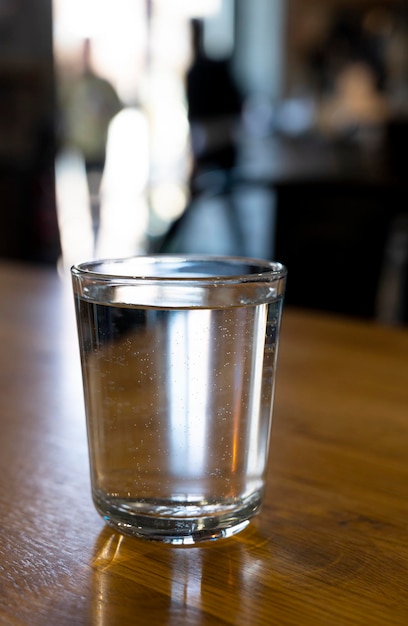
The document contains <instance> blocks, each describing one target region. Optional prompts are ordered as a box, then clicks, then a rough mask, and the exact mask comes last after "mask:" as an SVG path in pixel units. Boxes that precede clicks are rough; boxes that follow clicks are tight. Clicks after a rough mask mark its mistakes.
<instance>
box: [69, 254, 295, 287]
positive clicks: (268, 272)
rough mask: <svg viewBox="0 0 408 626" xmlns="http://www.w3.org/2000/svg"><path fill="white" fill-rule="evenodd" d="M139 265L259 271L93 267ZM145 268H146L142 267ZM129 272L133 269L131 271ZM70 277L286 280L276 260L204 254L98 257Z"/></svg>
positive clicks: (169, 280)
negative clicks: (178, 271)
mask: <svg viewBox="0 0 408 626" xmlns="http://www.w3.org/2000/svg"><path fill="white" fill-rule="evenodd" d="M137 261H140V262H141V263H143V261H144V262H150V263H151V264H152V266H153V262H154V261H156V262H162V263H163V264H165V263H171V262H173V263H177V262H178V263H180V262H194V261H196V262H204V263H224V264H228V263H229V264H231V266H232V267H233V266H234V265H235V266H238V265H239V264H241V265H248V266H253V267H258V268H259V269H260V270H261V271H259V272H254V273H240V272H236V273H233V272H231V274H216V273H214V274H210V273H208V274H207V275H202V276H197V275H194V276H191V275H189V274H186V275H185V276H183V275H182V274H174V275H170V274H166V273H163V272H157V273H151V274H150V273H148V272H146V271H145V272H142V271H141V272H140V273H135V272H132V273H123V272H119V271H118V272H117V273H116V272H103V271H98V270H96V269H95V268H96V267H98V266H103V265H111V266H115V265H117V266H119V265H125V264H126V263H130V262H137ZM143 267H144V268H146V265H144V266H143ZM132 269H133V268H132ZM71 274H72V275H73V276H77V277H81V278H88V279H89V280H94V281H104V282H105V281H120V282H134V281H152V282H165V283H187V282H190V283H191V282H193V283H198V284H204V283H207V284H208V282H211V283H216V284H220V283H236V282H259V281H265V280H274V281H276V280H280V279H283V278H285V277H286V275H287V269H286V267H285V266H284V265H283V264H282V263H280V262H278V261H269V260H267V259H260V258H256V257H246V256H228V255H224V256H223V255H207V254H171V253H166V254H143V255H134V256H128V257H117V258H106V259H104V258H101V259H94V260H92V261H85V262H83V263H75V264H74V265H73V266H72V267H71Z"/></svg>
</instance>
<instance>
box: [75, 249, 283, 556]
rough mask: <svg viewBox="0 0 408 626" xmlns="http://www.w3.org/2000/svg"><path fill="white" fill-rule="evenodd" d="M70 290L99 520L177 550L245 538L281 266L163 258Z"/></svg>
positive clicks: (275, 335)
mask: <svg viewBox="0 0 408 626" xmlns="http://www.w3.org/2000/svg"><path fill="white" fill-rule="evenodd" d="M72 279H73V289H74V296H75V306H76V316H77V324H78V335H79V345H80V354H81V364H82V374H83V383H84V397H85V410H86V419H87V432H88V446H89V458H90V471H91V482H92V496H93V500H94V503H95V506H96V509H97V510H98V512H99V513H100V514H101V515H102V517H103V518H104V519H105V521H106V522H107V523H108V524H109V525H111V526H113V527H114V528H116V529H117V530H118V531H119V532H122V533H124V534H130V535H135V536H138V537H145V538H149V539H156V540H161V541H164V542H168V543H173V544H191V543H196V542H198V541H202V540H209V539H217V538H219V537H227V536H230V535H233V534H235V533H236V532H238V531H240V530H242V529H243V528H244V527H245V526H246V525H247V524H248V522H249V520H250V518H251V517H253V516H254V515H255V514H257V513H258V511H259V509H260V507H261V504H262V499H263V493H264V488H265V470H266V464H267V458H268V448H269V439H270V431H271V420H272V404H273V393H274V382H275V372H276V360H277V353H278V341H279V328H280V319H281V312H282V301H283V295H284V289H285V281H286V270H285V268H284V267H283V266H282V265H281V264H279V263H274V262H269V261H262V260H257V259H246V258H240V257H207V256H174V255H158V256H144V257H143V256H140V257H134V258H130V259H118V260H101V261H92V262H89V263H82V264H80V265H76V266H74V267H73V268H72Z"/></svg>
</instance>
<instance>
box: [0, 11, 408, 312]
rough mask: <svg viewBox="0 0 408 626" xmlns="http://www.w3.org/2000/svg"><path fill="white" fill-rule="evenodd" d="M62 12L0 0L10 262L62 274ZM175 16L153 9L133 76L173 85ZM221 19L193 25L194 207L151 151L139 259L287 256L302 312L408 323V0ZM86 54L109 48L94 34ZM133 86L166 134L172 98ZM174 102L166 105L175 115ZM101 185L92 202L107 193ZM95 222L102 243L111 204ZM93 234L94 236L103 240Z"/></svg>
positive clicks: (0, 164) (4, 236) (138, 103)
mask: <svg viewBox="0 0 408 626" xmlns="http://www.w3.org/2000/svg"><path fill="white" fill-rule="evenodd" d="M60 4H61V2H59V5H60ZM179 4H180V7H181V6H182V5H183V3H182V2H180V3H179ZM187 4H188V3H187ZM201 4H202V3H201ZM209 4H211V3H209ZM56 5H57V2H56V0H54V4H53V3H52V0H0V53H1V57H0V113H1V115H0V190H1V200H2V222H1V229H0V257H2V258H8V259H16V260H19V261H24V262H29V263H42V264H48V265H51V266H54V267H56V266H57V264H58V263H59V261H60V259H61V254H62V253H63V252H64V251H63V250H62V248H63V246H62V245H61V242H62V241H63V239H64V235H63V233H62V230H61V229H62V220H61V217H60V218H59V217H58V206H57V195H58V194H57V191H56V174H55V171H56V170H55V164H56V160H57V159H58V155H59V154H60V151H61V148H62V147H64V145H65V144H64V142H66V137H65V136H64V133H63V132H61V126H62V124H61V119H62V118H63V114H64V111H63V110H62V109H63V106H64V105H63V104H61V102H62V100H61V98H60V93H61V91H63V90H62V89H61V85H63V86H64V84H65V83H67V84H69V80H68V81H66V76H68V77H69V73H70V72H71V73H72V62H71V61H70V60H69V61H66V60H65V61H64V60H62V61H61V58H60V57H59V56H58V53H56V40H55V37H56V35H55V32H56V29H55V17H56ZM162 5H163V2H159V0H138V6H139V8H140V7H141V10H140V17H139V20H142V21H144V22H143V23H144V27H145V30H144V31H143V32H145V34H146V40H145V43H144V50H143V52H142V53H141V58H142V61H141V62H140V64H139V65H138V64H137V63H136V62H135V63H134V65H133V67H132V66H131V64H129V68H128V69H127V71H128V72H130V73H131V72H133V71H134V73H135V76H136V75H138V76H139V75H142V74H143V75H144V76H148V77H149V75H150V76H153V77H156V75H157V76H159V77H160V76H162V75H163V72H161V73H160V72H159V71H156V70H157V68H158V69H160V68H161V67H166V66H165V65H163V63H164V62H165V61H163V58H164V59H165V58H166V56H167V57H171V53H172V46H174V49H176V47H177V46H179V45H180V42H177V41H176V38H175V37H174V38H173V41H172V40H171V38H170V39H169V43H168V44H167V45H168V53H167V55H166V51H165V52H164V53H163V52H162V48H163V45H162V48H160V46H158V45H156V48H155V47H154V45H153V44H152V42H153V43H154V41H155V38H158V39H159V40H160V37H161V35H160V33H161V32H164V30H163V29H164V26H163V24H165V22H166V19H167V21H169V20H170V19H173V20H174V16H173V17H172V18H170V17H169V15H167V14H165V13H164V12H163V11H164V9H160V7H162ZM193 5H194V3H193V2H192V3H190V7H193ZM198 5H200V3H199V2H197V7H198ZM118 6H119V5H118ZM183 6H184V5H183ZM214 6H216V7H218V9H217V10H218V12H219V15H218V17H217V10H215V13H214V14H213V15H211V16H210V17H208V16H205V15H202V14H200V12H199V11H198V9H197V12H196V14H194V12H191V13H190V14H188V15H187V13H185V20H184V21H185V23H186V28H185V31H183V32H184V34H185V39H186V40H187V39H188V43H186V46H187V45H188V46H189V56H188V60H189V62H188V64H185V66H181V64H180V63H179V65H177V62H175V63H174V66H175V67H177V68H178V70H175V74H174V75H175V76H176V77H177V76H178V74H177V71H178V72H179V76H180V77H181V78H180V77H179V83H176V82H175V84H176V85H177V84H180V85H181V86H182V88H183V96H182V98H183V103H184V104H183V106H184V114H183V115H185V124H186V127H187V128H188V145H189V150H190V152H189V153H188V155H187V153H186V154H185V155H184V160H183V159H180V156H179V155H178V154H177V159H179V161H178V162H177V164H176V166H175V167H174V168H173V169H174V170H177V172H178V173H177V176H178V178H177V176H176V178H177V181H176V182H177V184H178V186H179V188H180V189H183V194H184V195H182V196H181V195H180V193H179V194H178V195H177V194H176V191H175V190H176V185H175V184H173V182H174V181H173V179H171V177H169V176H170V175H169V174H168V171H169V170H168V168H167V170H166V172H167V173H166V174H165V175H164V174H163V171H164V167H163V152H162V154H160V147H159V148H157V145H159V146H160V141H158V142H157V141H156V142H155V141H154V140H152V139H150V141H149V142H148V144H146V145H148V148H147V151H146V154H145V156H144V157H143V155H142V156H140V154H141V153H140V154H139V157H138V158H139V159H142V160H143V159H144V160H145V161H146V163H144V164H143V167H145V166H146V171H147V173H146V182H145V183H140V185H141V187H143V198H144V200H145V201H146V206H147V218H146V224H145V227H144V231H143V237H142V239H141V240H140V239H139V243H138V246H134V250H133V251H134V253H139V252H156V251H158V252H167V251H169V252H204V253H211V254H237V255H250V256H259V257H267V258H274V259H276V260H279V261H281V262H283V263H285V264H286V265H287V266H288V270H289V279H288V291H287V300H286V301H287V304H289V305H293V306H299V307H306V308H314V309H320V310H327V311H332V312H336V313H339V314H346V315H353V316H358V317H362V318H367V319H375V320H378V321H382V322H387V323H406V322H407V321H408V301H407V292H408V265H407V263H408V184H407V175H408V171H407V170H408V165H407V163H408V161H407V157H406V150H407V141H408V4H407V2H406V0H402V1H399V0H395V1H394V0H383V1H378V0H358V1H357V0H330V1H329V0H273V1H271V0H251V2H248V0H223V1H221V0H220V2H218V3H217V2H215V3H214ZM160 11H162V12H163V13H160ZM180 11H181V9H180ZM221 18H222V19H221ZM172 24H173V23H172ZM113 27H114V26H112V28H113ZM171 28H174V26H171V27H170V30H171ZM157 33H159V35H157ZM136 36H137V35H136V22H135V36H134V37H135V38H136ZM84 41H86V42H88V44H89V43H91V44H92V41H91V39H90V38H89V34H87V35H86V38H85V39H84ZM163 41H164V39H163V38H162V40H161V42H162V44H163ZM57 43H58V42H57ZM176 44H177V46H176ZM112 55H113V51H112ZM185 58H187V57H185ZM167 62H169V60H168V58H167ZM160 63H162V65H160ZM122 65H123V63H122ZM101 67H102V73H103V64H102V66H101V63H100V64H99V71H100V70H101ZM180 67H181V68H182V69H180ZM64 72H65V74H64ZM164 73H165V72H164ZM113 75H114V71H113ZM64 81H65V83H64ZM149 84H150V85H152V84H153V85H154V84H155V83H154V81H153V80H151V82H150V83H149ZM117 88H118V93H119V96H118V101H119V100H120V106H119V105H118V108H117V110H119V109H120V108H122V109H124V110H127V111H129V110H131V111H133V113H134V112H135V111H136V110H137V111H138V114H140V115H141V113H140V111H142V112H143V114H144V115H145V119H146V120H147V122H146V127H147V128H148V131H149V132H151V130H152V119H154V118H155V114H154V113H155V111H156V109H155V106H156V103H155V102H154V97H155V96H154V93H155V92H154V89H150V91H149V90H146V89H145V88H144V87H143V89H142V87H140V86H139V83H138V87H137V89H138V95H137V97H136V96H135V95H134V93H131V94H127V93H126V90H125V89H123V88H122V91H121V85H120V84H118V86H117ZM68 91H69V89H68ZM146 93H148V94H149V95H148V96H146ZM152 93H153V95H152ZM166 98H167V96H164V97H163V98H161V102H160V105H161V107H162V108H163V107H164V106H166V105H167V106H168V107H170V104H171V100H170V97H169V98H168V99H166ZM76 106H78V105H76ZM152 111H153V113H152ZM114 112H115V113H116V111H114ZM122 113H123V110H122ZM180 115H181V114H180ZM112 116H113V113H112ZM132 119H134V122H135V120H136V118H132ZM137 119H138V120H139V118H137ZM141 119H142V117H140V120H141ZM143 119H144V118H143ZM140 120H139V121H138V122H137V124H139V123H140V125H139V126H138V127H137V128H138V129H139V130H138V132H139V133H140V132H141V131H140V128H142V126H141V124H142V122H141V121H140ZM167 126H168V127H167V131H169V124H168V125H167ZM170 126H171V123H170ZM134 128H136V122H135V125H134ZM174 128H176V127H174ZM135 132H136V131H135ZM127 136H128V141H130V139H129V138H130V136H131V135H130V134H129V133H128V134H127ZM135 137H136V135H135ZM138 137H140V134H139V135H138ZM135 142H136V143H137V144H138V146H139V145H140V141H139V140H137V139H136V140H135ZM175 144H177V137H176V138H175V139H173V147H174V145H175ZM163 145H164V144H163ZM166 145H167V144H166ZM169 145H171V141H170V144H169ZM170 152H171V151H170V150H169V149H168V148H166V154H170ZM128 154H129V155H130V156H128V157H127V158H128V162H127V163H126V164H125V166H124V169H126V170H127V171H129V172H132V171H133V172H134V176H135V177H137V175H138V172H140V168H141V165H140V163H141V161H140V160H139V162H138V163H136V162H135V163H134V166H133V163H132V158H133V157H132V156H131V154H132V152H131V151H129V153H128ZM107 158H108V159H109V156H108V157H107ZM168 158H169V159H170V157H168ZM174 158H175V159H176V157H174ZM181 161H183V162H182V164H181V165H180V162H181ZM101 167H104V162H103V163H102V165H101ZM122 169H123V168H122ZM180 171H182V172H184V174H183V175H182V176H181V175H180V174H179V172H180ZM87 174H88V175H89V171H88V170H87ZM131 176H132V174H131ZM183 176H184V179H183V180H182V177H183ZM92 180H94V179H92ZM180 181H181V182H180ZM159 183H160V184H159ZM170 183H171V184H170ZM179 183H180V184H179ZM98 184H99V183H98ZM64 189H68V191H69V189H70V187H69V185H68V188H67V187H65V188H64ZM89 189H90V192H89V193H90V195H91V197H92V194H94V195H95V193H98V192H95V193H94V192H93V191H92V185H91V186H90V188H89ZM105 195H106V194H105ZM176 196H177V198H178V202H179V203H180V202H181V200H180V197H181V198H182V202H183V203H184V205H183V209H182V210H178V211H177V210H175V211H173V213H172V212H171V210H170V212H169V213H168V214H167V217H163V215H160V214H159V213H160V211H159V212H155V203H156V204H157V203H160V202H162V203H163V204H166V202H167V203H170V199H171V198H173V197H174V198H176ZM132 197H133V196H132ZM163 199H164V200H163ZM72 202H73V203H74V202H75V197H74V196H73V200H72ZM138 202H139V200H138ZM135 203H136V201H135ZM91 204H92V203H91ZM163 204H162V206H163ZM131 210H132V209H131ZM138 210H139V209H138ZM91 211H93V218H94V222H95V224H96V226H95V224H94V230H95V229H96V230H97V229H98V224H99V221H100V219H101V217H100V215H99V213H98V211H99V209H95V207H93V208H92V207H91ZM135 211H136V204H135ZM140 211H142V209H140ZM140 214H141V213H140ZM95 215H96V216H97V217H96V218H95ZM118 215H119V217H117V221H118V222H122V225H123V226H124V227H125V229H126V226H127V225H126V218H123V217H120V214H119V213H118ZM123 222H125V223H124V224H123ZM158 224H159V226H160V227H158V226H157V225H158ZM77 228H78V233H79V235H80V233H81V230H82V229H83V228H85V227H83V226H82V225H81V223H80V222H78V223H77ZM129 229H130V225H129V226H128V228H127V230H129ZM79 235H78V236H79ZM141 241H142V243H140V242H141ZM99 249H100V250H102V249H103V248H99ZM94 252H95V249H94ZM130 252H132V248H130ZM78 254H79V253H78ZM95 254H96V252H95ZM71 256H72V258H74V260H84V259H75V254H73V255H71Z"/></svg>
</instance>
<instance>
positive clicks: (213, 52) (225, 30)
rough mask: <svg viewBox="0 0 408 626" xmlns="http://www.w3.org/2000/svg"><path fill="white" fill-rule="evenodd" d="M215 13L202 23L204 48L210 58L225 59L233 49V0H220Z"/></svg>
mask: <svg viewBox="0 0 408 626" xmlns="http://www.w3.org/2000/svg"><path fill="white" fill-rule="evenodd" d="M219 4H220V6H219V10H218V12H217V13H215V14H212V15H210V16H208V17H207V18H206V20H205V23H204V49H205V52H206V54H207V55H208V56H209V57H210V58H211V59H225V58H228V57H230V56H231V55H232V53H233V51H234V22H235V11H234V8H235V3H234V0H222V2H220V3H219Z"/></svg>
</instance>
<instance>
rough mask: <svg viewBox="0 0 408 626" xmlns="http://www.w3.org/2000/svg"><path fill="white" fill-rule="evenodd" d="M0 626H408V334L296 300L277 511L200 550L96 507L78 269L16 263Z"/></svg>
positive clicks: (2, 274) (2, 374) (9, 274)
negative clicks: (75, 279) (72, 276)
mask: <svg viewBox="0 0 408 626" xmlns="http://www.w3.org/2000/svg"><path fill="white" fill-rule="evenodd" d="M0 294H1V295H0V297H1V302H0V339H1V352H0V420H1V421H0V424H1V437H0V624H1V625H2V626H3V625H6V626H17V625H18V626H22V625H29V626H37V625H38V626H40V625H41V626H45V625H47V626H54V625H55V626H64V625H68V624H69V625H75V626H81V625H84V624H93V625H96V626H107V625H109V626H122V625H125V624H126V625H127V624H138V625H139V624H148V625H149V626H156V624H157V625H161V624H166V625H171V626H173V625H174V626H180V625H183V624H189V625H190V624H191V625H194V626H197V625H206V624H208V625H215V624H220V625H228V624H239V625H241V624H242V625H243V626H244V625H245V626H247V625H265V626H266V625H268V626H269V625H278V626H286V625H291V626H292V625H293V626H299V625H300V626H308V625H313V626H319V625H327V626H336V625H342V626H343V625H347V626H352V625H355V624H359V625H360V624H361V625H364V626H367V625H370V626H376V625H379V624H381V625H387V626H389V625H399V624H401V625H404V626H406V624H408V332H407V330H401V329H400V330H397V329H390V328H381V327H376V326H375V325H370V324H367V323H361V322H355V321H348V320H341V319H335V318H329V317H326V316H321V315H317V314H312V313H302V312H299V311H294V310H289V309H287V310H286V311H285V315H284V323H283V330H282V342H281V349H280V360H279V373H278V381H277V392H276V404H275V418H274V428H273V436H272V445H271V460H270V472H269V486H268V493H267V498H266V502H265V506H264V508H263V511H262V513H261V515H260V516H259V517H258V518H257V519H256V520H255V521H254V522H253V523H251V524H250V525H249V526H248V527H247V529H245V530H244V531H243V532H242V533H241V534H238V535H236V536H235V537H233V538H231V539H226V540H220V541H218V542H214V543H210V544H208V545H205V546H204V545H200V546H199V547H172V546H167V545H160V544H157V543H150V542H147V541H143V540H138V539H133V538H124V537H121V536H120V535H118V534H116V533H115V532H113V531H112V530H110V529H109V528H107V527H106V526H104V523H103V521H102V520H101V519H100V518H99V516H98V515H97V513H96V512H95V510H94V508H93V504H92V502H91V497H90V485H89V478H88V460H87V449H86V438H85V426H84V416H83V405H82V388H81V379H80V371H79V360H78V352H77V345H76V335H75V326H74V319H73V306H72V297H71V292H70V285H69V283H68V281H66V282H65V283H64V282H63V281H61V280H60V279H59V278H58V277H57V276H56V274H54V273H52V272H51V271H49V270H40V269H32V268H27V267H18V266H12V265H4V264H2V265H0Z"/></svg>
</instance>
